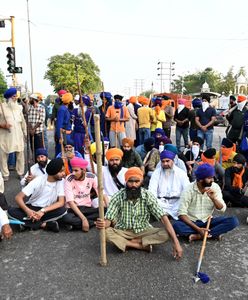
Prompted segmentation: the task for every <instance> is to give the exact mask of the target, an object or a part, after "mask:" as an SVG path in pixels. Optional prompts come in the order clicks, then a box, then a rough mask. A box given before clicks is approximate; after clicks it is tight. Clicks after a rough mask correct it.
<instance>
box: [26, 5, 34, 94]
mask: <svg viewBox="0 0 248 300" xmlns="http://www.w3.org/2000/svg"><path fill="white" fill-rule="evenodd" d="M27 15H28V40H29V62H30V76H31V90H32V93H33V92H34V79H33V63H32V48H31V34H30V19H29V6H28V0H27Z"/></svg>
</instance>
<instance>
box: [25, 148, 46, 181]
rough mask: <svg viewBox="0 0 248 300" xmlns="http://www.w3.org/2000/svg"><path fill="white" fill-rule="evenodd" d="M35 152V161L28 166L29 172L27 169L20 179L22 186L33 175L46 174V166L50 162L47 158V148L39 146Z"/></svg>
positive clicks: (32, 177)
mask: <svg viewBox="0 0 248 300" xmlns="http://www.w3.org/2000/svg"><path fill="white" fill-rule="evenodd" d="M35 154H36V160H37V163H36V164H34V165H33V166H32V167H31V168H30V173H29V171H28V172H27V173H26V174H25V176H24V177H23V178H22V180H21V181H20V184H21V186H22V187H24V186H25V185H27V184H28V183H29V182H30V181H32V180H33V179H34V178H35V177H38V176H43V175H45V174H46V166H47V164H48V163H49V162H50V160H49V159H48V153H47V150H46V149H44V148H39V149H36V152H35Z"/></svg>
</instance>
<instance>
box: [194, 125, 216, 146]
mask: <svg viewBox="0 0 248 300" xmlns="http://www.w3.org/2000/svg"><path fill="white" fill-rule="evenodd" d="M213 135H214V130H213V129H209V130H207V131H202V130H200V129H199V130H198V131H197V136H199V137H200V138H202V139H203V141H205V142H206V147H207V149H209V148H212V143H213ZM203 147H204V143H203V145H202V146H201V149H202V150H203Z"/></svg>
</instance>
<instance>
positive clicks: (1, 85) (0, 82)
mask: <svg viewBox="0 0 248 300" xmlns="http://www.w3.org/2000/svg"><path fill="white" fill-rule="evenodd" d="M7 88H8V86H7V82H6V80H5V77H4V75H3V72H2V71H1V70H0V97H1V98H2V97H3V94H4V92H5V91H6V90H7Z"/></svg>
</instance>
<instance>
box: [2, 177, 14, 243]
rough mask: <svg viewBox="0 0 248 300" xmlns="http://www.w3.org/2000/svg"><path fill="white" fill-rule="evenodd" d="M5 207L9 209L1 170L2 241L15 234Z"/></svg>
mask: <svg viewBox="0 0 248 300" xmlns="http://www.w3.org/2000/svg"><path fill="white" fill-rule="evenodd" d="M4 209H7V202H6V199H5V196H4V181H3V177H2V173H1V172H0V242H1V240H2V238H6V239H9V238H11V236H12V234H13V232H12V229H11V227H10V226H9V219H8V216H7V214H6V212H5V211H4Z"/></svg>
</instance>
